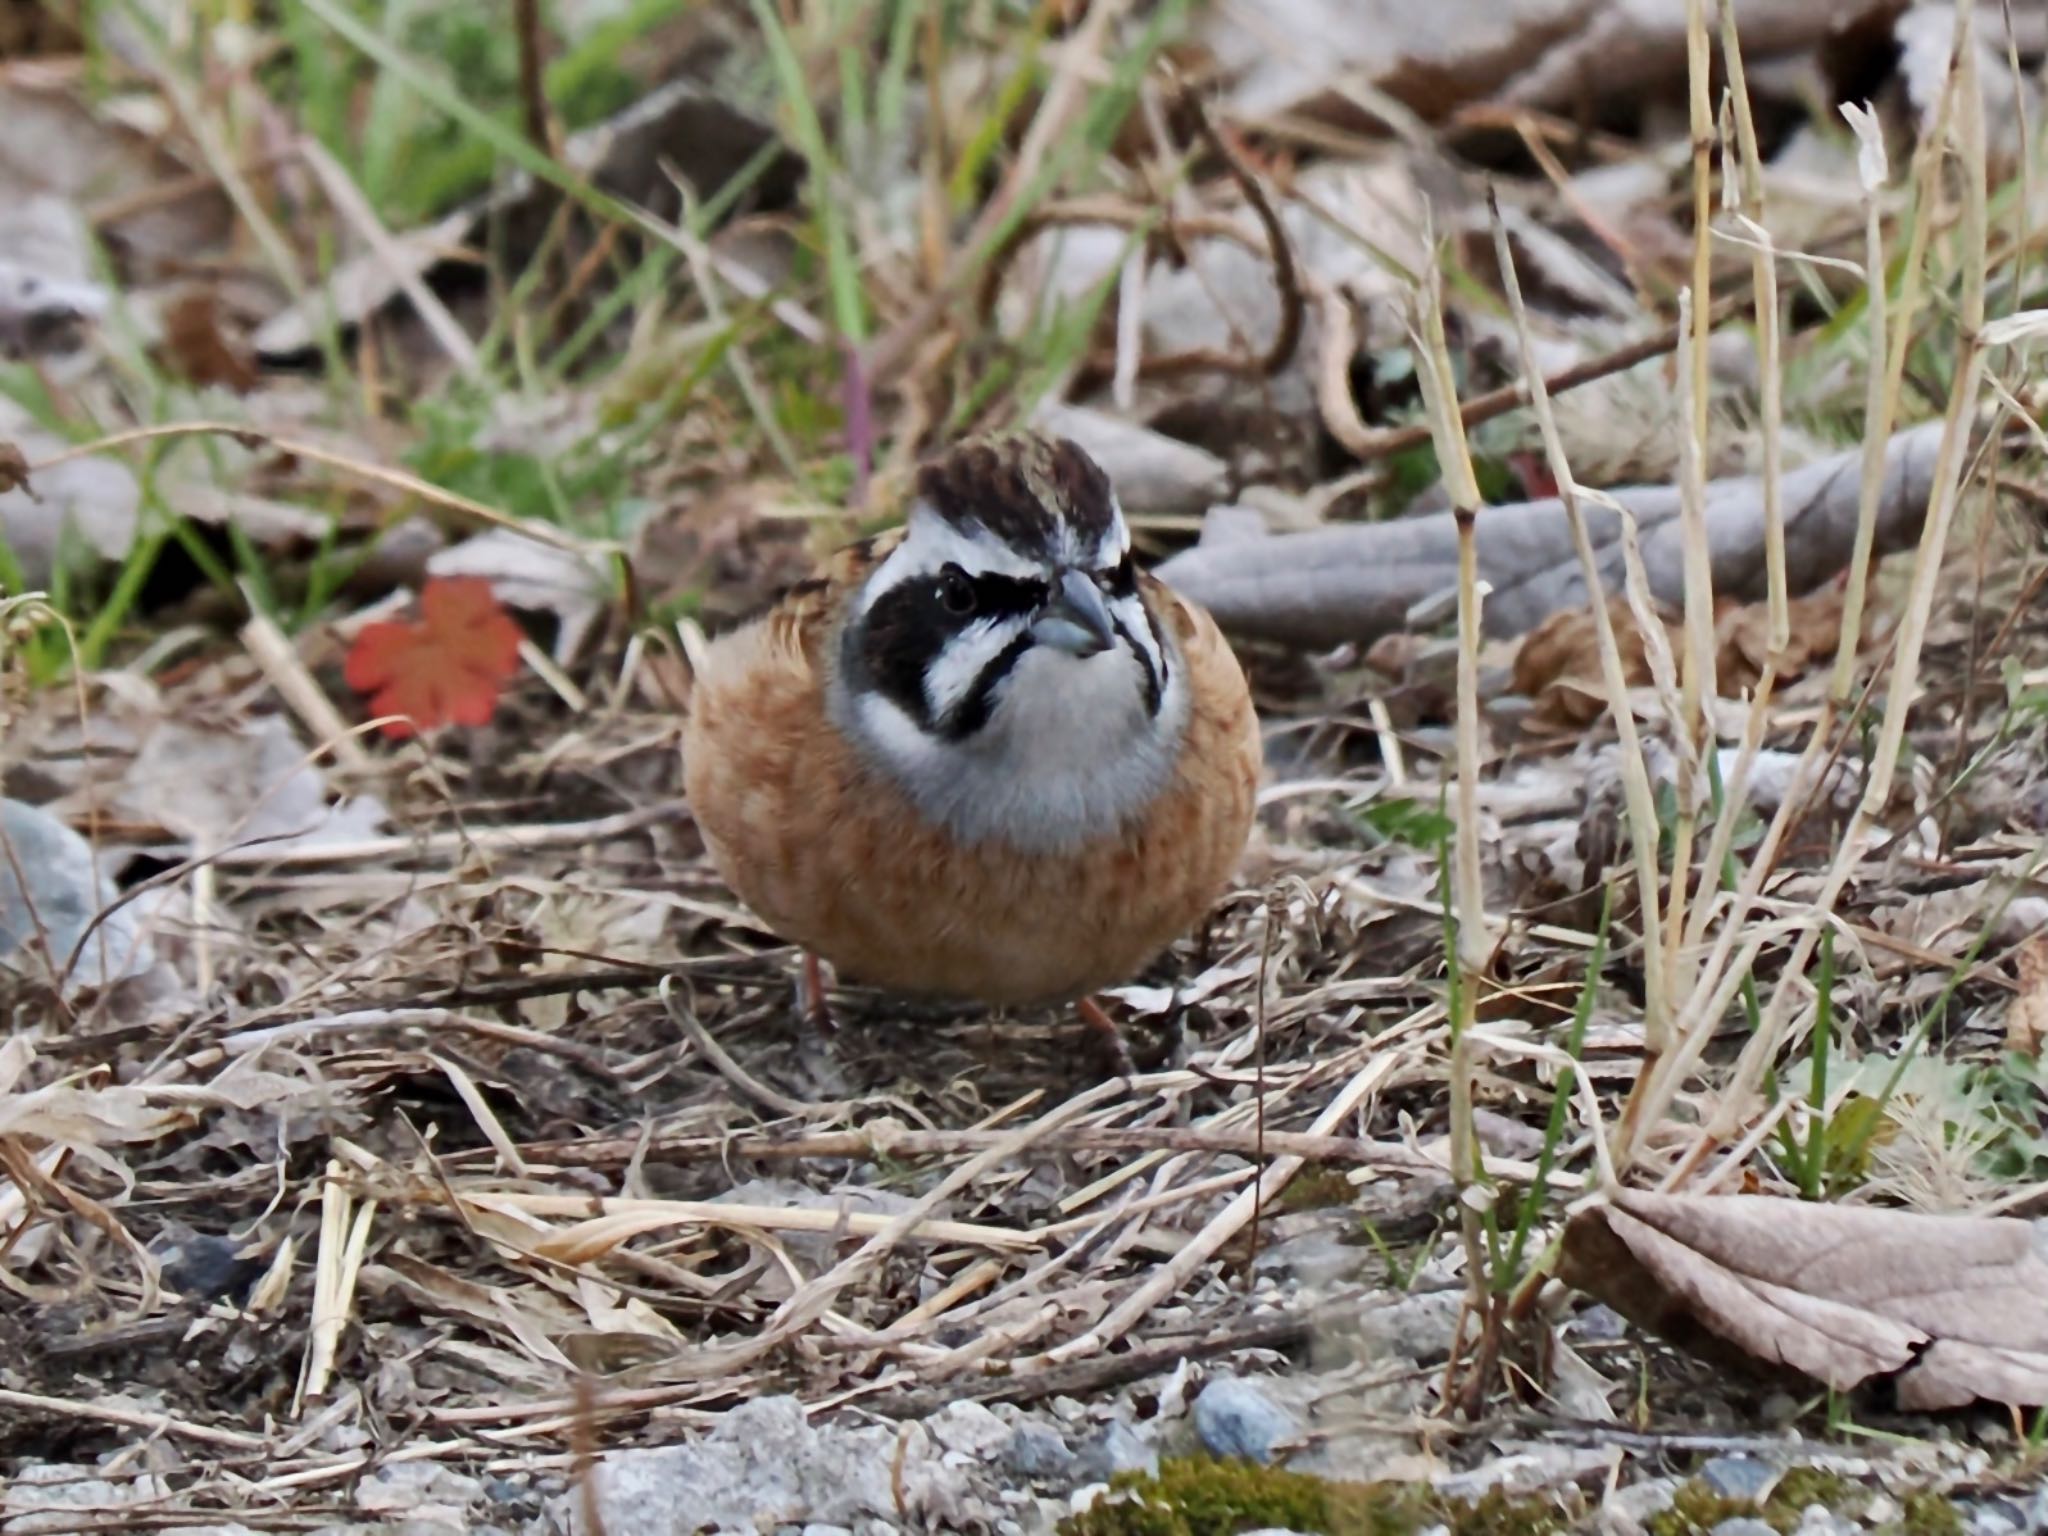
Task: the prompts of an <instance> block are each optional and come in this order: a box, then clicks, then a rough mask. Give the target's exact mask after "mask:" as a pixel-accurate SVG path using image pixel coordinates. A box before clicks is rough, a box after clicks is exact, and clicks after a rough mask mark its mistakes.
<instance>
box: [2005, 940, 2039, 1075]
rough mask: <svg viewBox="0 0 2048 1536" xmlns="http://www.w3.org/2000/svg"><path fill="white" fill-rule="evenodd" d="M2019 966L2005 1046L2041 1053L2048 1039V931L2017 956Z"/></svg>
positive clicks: (2025, 1052)
mask: <svg viewBox="0 0 2048 1536" xmlns="http://www.w3.org/2000/svg"><path fill="white" fill-rule="evenodd" d="M2014 963H2015V964H2016V965H2017V966H2018V967H2019V973H2020V990H2019V995H2018V996H2017V997H2015V998H2014V999H2013V1000H2012V1007H2011V1009H2010V1010H2008V1011H2007V1013H2006V1015H2005V1048H2006V1049H2007V1050H2009V1051H2018V1052H2019V1053H2020V1054H2021V1055H2022V1056H2039V1055H2040V1054H2041V1042H2042V1041H2043V1040H2044V1039H2048V934H2036V935H2035V936H2034V937H2033V938H2031V939H2028V940H2027V941H2026V942H2025V943H2024V944H2022V945H2021V946H2020V947H2019V953H2018V954H2017V955H2016V956H2014Z"/></svg>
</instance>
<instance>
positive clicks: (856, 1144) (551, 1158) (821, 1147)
mask: <svg viewBox="0 0 2048 1536" xmlns="http://www.w3.org/2000/svg"><path fill="white" fill-rule="evenodd" d="M803 1107H804V1108H805V1109H808V1108H811V1107H812V1106H803ZM1009 1134H1010V1133H1009V1132H1004V1131H913V1130H906V1129H904V1128H902V1127H901V1126H899V1125H897V1124H895V1123H894V1122H888V1123H884V1124H880V1125H874V1126H869V1127H867V1128H865V1129H862V1130H858V1131H820V1132H814V1133H811V1134H808V1135H803V1136H765V1135H748V1136H692V1137H674V1138H663V1137H659V1136H657V1137H654V1138H652V1139H651V1140H647V1141H645V1142H643V1141H642V1140H641V1138H639V1137H612V1138H606V1139H602V1140H592V1139H589V1138H583V1139H579V1140H576V1141H550V1142H534V1143H529V1144H527V1145H524V1146H522V1147H521V1148H520V1151H521V1152H522V1153H523V1154H524V1155H525V1156H526V1157H527V1158H529V1159H531V1160H533V1161H536V1162H544V1163H553V1164H556V1165H559V1166H562V1167H583V1168H602V1167H609V1166H611V1165H613V1164H617V1163H622V1162H624V1161H625V1160H626V1159H628V1158H630V1157H632V1156H634V1155H636V1154H638V1153H642V1152H644V1153H645V1154H646V1155H647V1156H649V1157H657V1156H658V1157H664V1158H684V1157H721V1158H722V1157H757V1158H769V1159H774V1160H776V1161H792V1162H805V1161H809V1160H811V1159H815V1158H849V1159H855V1160H859V1161H864V1162H894V1161H898V1160H901V1159H906V1158H913V1157H956V1156H959V1155H960V1154H962V1153H968V1152H982V1151H986V1150H987V1149H988V1148H990V1147H992V1146H995V1145H997V1144H998V1143H999V1142H1001V1141H1002V1140H1004V1139H1005V1138H1006V1137H1007V1136H1008V1135H1009ZM1261 1148H1263V1150H1264V1151H1265V1152H1266V1153H1267V1154H1268V1155H1270V1156H1274V1157H1293V1158H1299V1159H1300V1160H1301V1161H1302V1162H1305V1163H1350V1164H1353V1165H1355V1166H1357V1167H1361V1168H1382V1169H1386V1170H1389V1171H1398V1172H1404V1173H1431V1174H1441V1173H1442V1172H1443V1171H1444V1169H1443V1166H1442V1165H1441V1164H1439V1163H1437V1162H1434V1161H1432V1160H1431V1159H1430V1158H1428V1157H1426V1156H1424V1155H1423V1154H1422V1153H1420V1152H1417V1151H1415V1150H1414V1149H1413V1148H1411V1147H1404V1146H1402V1145H1401V1144H1400V1143H1399V1142H1389V1141H1364V1140H1360V1139H1358V1138H1356V1137H1351V1136H1318V1135H1313V1134H1310V1133H1308V1132H1303V1131H1273V1130H1269V1131H1266V1132H1265V1133H1264V1135H1263V1140H1262V1139H1261V1135H1260V1133H1259V1132H1257V1131H1222V1130H1203V1129H1200V1128H1191V1127H1178V1126H1139V1127H1131V1128H1117V1127H1095V1126H1083V1127H1077V1128H1075V1129H1073V1130H1067V1131H1057V1132H1054V1133H1051V1134H1049V1135H1046V1136H1042V1137H1040V1138H1038V1139H1037V1140H1036V1141H1034V1142H1033V1143H1032V1144H1031V1146H1030V1147H1029V1148H1028V1149H1027V1151H1028V1152H1029V1154H1030V1155H1032V1156H1043V1157H1051V1156H1059V1157H1066V1156H1072V1155H1077V1154H1086V1153H1091V1152H1099V1153H1113V1152H1208V1153H1214V1154H1217V1155H1220V1156H1226V1157H1245V1158H1256V1157H1257V1156H1259V1153H1260V1151H1261ZM488 1155H489V1154H488V1153H474V1154H472V1153H463V1154H458V1155H456V1156H454V1157H451V1158H450V1159H449V1162H450V1164H451V1165H454V1166H460V1165H461V1163H462V1161H463V1159H464V1158H465V1157H471V1156H488Z"/></svg>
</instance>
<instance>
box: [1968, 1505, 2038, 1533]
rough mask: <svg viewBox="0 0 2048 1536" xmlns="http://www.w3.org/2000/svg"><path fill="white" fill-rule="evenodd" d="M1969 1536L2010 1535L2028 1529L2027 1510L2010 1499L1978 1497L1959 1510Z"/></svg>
mask: <svg viewBox="0 0 2048 1536" xmlns="http://www.w3.org/2000/svg"><path fill="white" fill-rule="evenodd" d="M1959 1513H1961V1514H1962V1516H1963V1520H1964V1523H1965V1524H1966V1525H1967V1526H1968V1527H1969V1531H1970V1536H2012V1533H2014V1532H2016V1531H2024V1530H2027V1529H2029V1526H2028V1521H2027V1512H2026V1511H2025V1510H2023V1509H2021V1508H2020V1507H2019V1506H2018V1505H2017V1504H2015V1503H2013V1502H2012V1500H2010V1499H1997V1498H1992V1499H1980V1500H1978V1501H1977V1502H1976V1503H1974V1504H1970V1505H1966V1506H1964V1507H1962V1509H1961V1510H1959Z"/></svg>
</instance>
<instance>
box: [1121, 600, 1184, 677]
mask: <svg viewBox="0 0 2048 1536" xmlns="http://www.w3.org/2000/svg"><path fill="white" fill-rule="evenodd" d="M1109 613H1110V617H1111V618H1113V619H1115V620H1116V621H1117V623H1119V624H1121V625H1122V626H1123V629H1124V633H1125V634H1127V635H1129V636H1130V637H1131V644H1132V645H1134V646H1136V647H1137V650H1138V654H1139V655H1140V656H1143V657H1144V658H1145V660H1146V662H1147V663H1148V664H1149V665H1150V666H1151V669H1152V676H1153V677H1154V678H1155V679H1157V680H1158V681H1159V682H1160V683H1161V684H1162V685H1163V684H1165V683H1168V682H1170V681H1172V677H1171V674H1170V673H1169V671H1168V669H1167V662H1166V655H1165V653H1164V652H1163V651H1161V650H1160V648H1159V639H1158V636H1156V635H1155V634H1154V633H1153V632H1152V620H1151V618H1150V617H1149V616H1148V615H1147V614H1146V612H1145V601H1144V599H1143V598H1141V597H1139V596H1138V594H1137V593H1135V592H1133V593H1131V594H1130V595H1129V596H1128V597H1113V598H1111V599H1110V600H1109Z"/></svg>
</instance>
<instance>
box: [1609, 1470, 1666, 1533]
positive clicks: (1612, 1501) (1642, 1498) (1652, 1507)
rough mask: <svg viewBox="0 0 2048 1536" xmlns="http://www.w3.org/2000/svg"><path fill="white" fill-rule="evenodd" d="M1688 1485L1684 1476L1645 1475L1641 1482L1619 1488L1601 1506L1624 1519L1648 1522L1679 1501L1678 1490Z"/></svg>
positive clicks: (1639, 1523) (1635, 1522)
mask: <svg viewBox="0 0 2048 1536" xmlns="http://www.w3.org/2000/svg"><path fill="white" fill-rule="evenodd" d="M1684 1486H1685V1479H1683V1478H1678V1477H1649V1478H1645V1479H1643V1481H1641V1482H1640V1483H1631V1484H1629V1485H1628V1486H1627V1487H1626V1488H1617V1489H1615V1490H1614V1492H1613V1493H1611V1494H1609V1495H1608V1496H1607V1499H1606V1501H1605V1503H1603V1504H1602V1506H1601V1509H1602V1511H1603V1513H1612V1514H1614V1515H1617V1516H1619V1517H1620V1518H1621V1519H1622V1520H1624V1521H1629V1522H1632V1523H1634V1524H1636V1525H1646V1524H1648V1523H1649V1522H1650V1521H1651V1520H1653V1519H1655V1518H1656V1517H1657V1516H1658V1515H1661V1514H1663V1513H1664V1511H1665V1510H1667V1509H1669V1508H1670V1507H1671V1506H1672V1505H1673V1504H1675V1503H1677V1502H1678V1490H1679V1489H1681V1488H1683V1487H1684Z"/></svg>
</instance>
